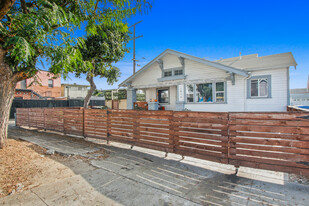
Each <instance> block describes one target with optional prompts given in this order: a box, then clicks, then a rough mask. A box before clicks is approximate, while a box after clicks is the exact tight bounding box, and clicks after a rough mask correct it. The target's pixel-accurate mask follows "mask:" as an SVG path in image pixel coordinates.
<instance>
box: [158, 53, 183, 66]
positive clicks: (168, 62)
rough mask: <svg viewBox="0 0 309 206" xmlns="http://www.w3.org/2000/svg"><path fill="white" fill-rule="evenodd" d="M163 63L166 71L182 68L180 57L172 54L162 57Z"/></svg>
mask: <svg viewBox="0 0 309 206" xmlns="http://www.w3.org/2000/svg"><path fill="white" fill-rule="evenodd" d="M162 61H163V67H164V69H170V68H175V67H181V64H180V61H179V59H178V57H177V56H175V55H172V54H166V55H165V56H164V57H162Z"/></svg>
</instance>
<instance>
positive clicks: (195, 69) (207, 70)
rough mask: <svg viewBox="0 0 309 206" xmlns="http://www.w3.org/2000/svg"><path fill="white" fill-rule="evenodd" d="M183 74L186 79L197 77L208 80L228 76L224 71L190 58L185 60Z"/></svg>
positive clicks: (195, 78) (222, 78) (196, 78)
mask: <svg viewBox="0 0 309 206" xmlns="http://www.w3.org/2000/svg"><path fill="white" fill-rule="evenodd" d="M185 74H186V75H187V78H186V80H188V81H191V80H199V79H205V80H206V79H207V80H209V81H215V80H224V79H225V78H226V77H228V76H229V74H228V73H226V71H223V70H221V69H217V68H214V67H211V66H208V65H205V64H202V63H199V62H194V61H190V60H185Z"/></svg>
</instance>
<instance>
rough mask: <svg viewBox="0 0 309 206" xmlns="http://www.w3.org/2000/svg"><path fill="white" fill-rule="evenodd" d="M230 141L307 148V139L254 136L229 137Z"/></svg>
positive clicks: (308, 145)
mask: <svg viewBox="0 0 309 206" xmlns="http://www.w3.org/2000/svg"><path fill="white" fill-rule="evenodd" d="M231 141H232V142H235V143H237V142H239V143H250V144H258V145H277V146H286V147H299V148H306V149H309V142H308V141H291V140H274V139H256V138H244V137H231Z"/></svg>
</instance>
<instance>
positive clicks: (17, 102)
mask: <svg viewBox="0 0 309 206" xmlns="http://www.w3.org/2000/svg"><path fill="white" fill-rule="evenodd" d="M82 106H84V100H82V99H70V100H23V99H14V100H13V104H12V107H11V112H10V118H14V113H15V112H16V108H36V107H82ZM89 106H105V100H90V103H89Z"/></svg>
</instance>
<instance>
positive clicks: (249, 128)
mask: <svg viewBox="0 0 309 206" xmlns="http://www.w3.org/2000/svg"><path fill="white" fill-rule="evenodd" d="M230 130H232V131H233V130H234V131H254V132H271V133H275V132H277V133H279V132H280V133H289V134H309V128H307V127H287V126H284V127H276V126H262V125H261V126H252V125H231V126H230Z"/></svg>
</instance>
